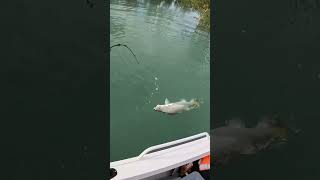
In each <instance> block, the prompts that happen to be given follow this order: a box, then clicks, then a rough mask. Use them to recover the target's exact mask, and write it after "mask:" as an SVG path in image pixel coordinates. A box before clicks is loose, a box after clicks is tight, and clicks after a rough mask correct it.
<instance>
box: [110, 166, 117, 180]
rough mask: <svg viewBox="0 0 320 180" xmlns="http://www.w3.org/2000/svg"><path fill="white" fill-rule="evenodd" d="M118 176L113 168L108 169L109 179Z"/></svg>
mask: <svg viewBox="0 0 320 180" xmlns="http://www.w3.org/2000/svg"><path fill="white" fill-rule="evenodd" d="M117 174H118V172H117V170H116V169H114V168H110V179H111V178H114V177H115V176H116V175H117Z"/></svg>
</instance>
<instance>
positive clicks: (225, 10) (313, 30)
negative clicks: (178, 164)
mask: <svg viewBox="0 0 320 180" xmlns="http://www.w3.org/2000/svg"><path fill="white" fill-rule="evenodd" d="M297 2H298V4H295V3H297ZM317 4H318V1H289V0H287V1H281V2H280V1H264V2H259V3H258V2H254V1H248V0H246V1H241V2H239V1H232V2H231V1H228V2H219V5H218V6H217V10H219V11H217V22H220V24H219V25H218V26H217V29H216V31H217V33H216V36H217V44H216V50H215V52H216V54H215V55H216V57H215V58H216V59H217V60H216V62H215V65H214V67H213V71H215V74H214V77H213V78H211V81H213V82H214V91H215V93H214V94H213V99H214V100H213V101H214V102H213V103H214V107H213V109H214V110H213V114H212V116H213V121H214V122H213V123H212V126H213V127H212V128H214V127H218V126H221V125H223V123H224V121H225V120H226V119H229V118H230V117H241V118H242V119H244V120H245V121H246V122H248V123H249V124H251V125H252V124H254V123H255V122H256V121H257V120H258V118H259V117H261V116H262V115H265V114H275V113H277V114H279V115H280V116H281V117H282V118H283V119H285V120H288V121H289V122H290V123H292V124H293V125H294V126H295V127H297V128H299V129H302V132H301V133H300V134H299V135H298V136H296V137H293V138H291V139H290V141H289V144H288V146H286V147H284V148H282V149H280V150H275V151H270V152H265V153H261V154H258V155H257V156H252V157H248V158H245V159H243V160H241V161H237V162H234V163H232V164H230V165H228V166H226V167H223V168H219V169H215V170H214V171H215V173H216V176H215V178H214V179H224V180H229V179H239V178H241V179H247V180H249V179H259V180H262V179H291V180H293V179H294V180H295V179H297V180H298V179H299V180H301V179H310V180H311V179H319V177H320V168H319V165H318V162H319V160H320V155H319V153H318V152H320V145H319V143H317V140H316V139H317V137H318V136H319V127H320V121H319V119H320V111H319V105H320V94H319V92H320V78H319V77H320V76H319V73H320V61H319V43H318V42H319V40H320V39H319V37H320V36H319V32H320V25H319V23H316V22H320V21H319V20H320V9H319V7H318V5H317ZM252 15H254V16H252Z"/></svg>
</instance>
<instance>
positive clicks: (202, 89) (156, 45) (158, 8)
mask: <svg viewBox="0 0 320 180" xmlns="http://www.w3.org/2000/svg"><path fill="white" fill-rule="evenodd" d="M110 8H111V9H110V18H111V19H110V26H111V27H110V32H111V34H110V43H111V45H114V44H118V43H123V44H126V45H128V46H129V47H130V48H131V49H132V50H133V52H134V54H136V56H137V59H138V61H139V64H138V63H137V62H136V61H135V59H134V57H133V55H132V54H131V53H130V51H129V50H128V49H126V48H124V47H115V48H112V51H111V54H110V65H111V67H110V83H111V84H110V88H111V89H110V97H111V101H110V108H111V109H110V114H111V119H110V121H111V122H110V138H111V139H110V141H111V144H110V148H111V154H110V158H111V161H115V160H120V159H124V158H129V157H133V156H137V155H139V154H140V153H141V152H142V151H143V150H144V149H146V148H148V147H149V146H152V145H157V144H160V143H164V142H167V141H172V140H176V139H179V138H183V137H186V136H190V135H194V134H197V133H201V132H209V129H210V119H209V117H210V100H209V99H210V64H209V61H210V58H209V57H210V56H209V51H210V50H209V49H210V47H209V43H210V42H209V39H210V34H209V33H207V32H204V31H201V30H199V29H198V28H197V25H198V18H199V15H198V13H197V12H192V11H190V10H185V9H181V8H179V7H178V6H176V5H174V3H173V2H172V1H156V0H154V1H151V0H150V1H147V0H145V1H143V0H140V1H138V0H136V1H134V0H119V1H115V0H113V1H111V4H110ZM165 98H168V99H169V100H170V101H173V102H174V101H179V100H180V99H183V98H184V99H186V100H190V99H191V98H197V99H200V100H201V101H203V103H202V104H201V106H200V108H199V109H196V110H192V111H189V112H186V113H183V114H178V115H174V116H170V115H166V114H163V113H158V112H155V111H154V110H153V107H154V106H156V105H157V104H164V101H165Z"/></svg>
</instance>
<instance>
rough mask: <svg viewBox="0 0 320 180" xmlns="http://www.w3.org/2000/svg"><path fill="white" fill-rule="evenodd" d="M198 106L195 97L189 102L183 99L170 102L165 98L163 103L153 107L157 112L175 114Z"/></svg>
mask: <svg viewBox="0 0 320 180" xmlns="http://www.w3.org/2000/svg"><path fill="white" fill-rule="evenodd" d="M199 106H200V102H199V101H198V100H196V99H191V100H190V101H189V102H188V101H186V100H185V99H182V100H180V101H178V102H174V103H170V102H169V100H168V99H167V98H166V100H165V102H164V105H159V104H158V105H157V106H156V107H154V108H153V109H154V110H155V111H158V112H163V113H167V114H177V113H182V112H184V111H190V110H192V109H195V108H198V107H199Z"/></svg>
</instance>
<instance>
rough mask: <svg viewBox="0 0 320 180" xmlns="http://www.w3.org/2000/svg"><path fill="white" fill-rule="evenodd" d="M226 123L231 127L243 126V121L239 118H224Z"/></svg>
mask: <svg viewBox="0 0 320 180" xmlns="http://www.w3.org/2000/svg"><path fill="white" fill-rule="evenodd" d="M226 125H227V126H229V127H233V128H245V127H246V125H245V123H244V122H243V121H242V120H241V119H239V118H233V119H230V120H226Z"/></svg>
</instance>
